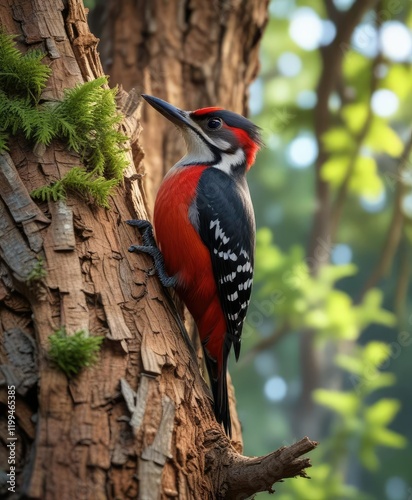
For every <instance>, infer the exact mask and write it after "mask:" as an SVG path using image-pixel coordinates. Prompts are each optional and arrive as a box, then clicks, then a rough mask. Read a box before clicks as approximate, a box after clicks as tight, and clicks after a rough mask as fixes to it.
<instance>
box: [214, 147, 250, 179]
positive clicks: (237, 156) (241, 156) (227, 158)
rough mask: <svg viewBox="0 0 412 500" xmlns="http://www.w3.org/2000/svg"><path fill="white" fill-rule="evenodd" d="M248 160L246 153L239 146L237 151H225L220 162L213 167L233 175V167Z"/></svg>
mask: <svg viewBox="0 0 412 500" xmlns="http://www.w3.org/2000/svg"><path fill="white" fill-rule="evenodd" d="M245 160H246V157H245V153H244V152H243V150H242V149H241V148H238V149H237V150H236V152H235V153H233V154H230V153H223V154H222V159H221V160H220V162H219V163H216V164H215V165H213V168H217V169H219V170H222V171H223V172H225V173H226V174H228V175H231V173H232V168H233V167H236V166H238V165H241V164H242V163H244V162H245Z"/></svg>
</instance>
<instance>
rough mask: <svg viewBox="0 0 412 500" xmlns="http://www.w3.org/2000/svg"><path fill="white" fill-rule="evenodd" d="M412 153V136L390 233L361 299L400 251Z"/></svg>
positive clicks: (402, 162) (405, 153) (399, 177)
mask: <svg viewBox="0 0 412 500" xmlns="http://www.w3.org/2000/svg"><path fill="white" fill-rule="evenodd" d="M411 152H412V134H411V136H410V138H409V140H408V142H407V144H406V145H405V149H404V151H403V154H402V157H401V160H400V163H399V167H398V169H397V177H396V193H395V200H394V209H393V215H392V219H391V222H390V224H389V227H388V232H387V235H386V238H385V242H384V245H383V248H382V252H381V254H380V257H379V261H378V263H377V264H376V266H375V268H374V269H373V271H372V273H371V275H370V276H369V278H368V280H367V281H366V284H365V286H364V287H363V290H362V293H361V298H362V297H363V296H364V295H365V293H366V292H367V291H368V290H370V289H371V288H373V287H374V286H375V285H376V284H377V283H378V281H379V280H380V279H381V278H382V277H383V276H385V275H386V274H387V273H388V272H389V270H390V268H391V266H392V262H393V259H394V256H395V253H396V250H397V249H398V246H399V243H400V241H401V236H402V227H403V223H404V215H403V212H402V198H403V194H404V190H405V186H404V184H403V182H402V172H403V171H404V170H405V168H406V166H407V165H408V161H409V155H410V154H411Z"/></svg>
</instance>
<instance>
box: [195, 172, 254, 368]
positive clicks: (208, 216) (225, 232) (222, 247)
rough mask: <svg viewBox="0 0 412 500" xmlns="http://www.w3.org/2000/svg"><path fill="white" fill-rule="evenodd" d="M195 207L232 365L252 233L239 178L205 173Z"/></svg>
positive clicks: (248, 279) (248, 286) (248, 283)
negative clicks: (221, 311) (215, 286)
mask: <svg viewBox="0 0 412 500" xmlns="http://www.w3.org/2000/svg"><path fill="white" fill-rule="evenodd" d="M195 207H196V212H195V218H196V217H197V221H196V222H197V229H198V232H199V235H200V237H201V239H202V241H203V243H204V244H205V245H206V246H207V248H208V249H209V252H210V257H211V260H212V267H213V273H214V276H215V280H216V284H217V289H218V294H219V299H220V303H221V306H222V310H223V313H224V315H225V318H226V324H227V335H226V343H225V344H227V345H226V349H227V353H228V352H229V350H230V347H231V345H232V343H233V347H234V351H235V356H236V360H237V359H238V358H239V354H240V336H241V334H242V328H243V322H244V319H245V317H246V312H247V308H248V306H249V302H250V294H251V291H252V283H253V263H254V249H255V232H256V231H255V220H254V215H253V207H252V203H251V201H250V195H249V189H248V187H247V184H246V180H245V178H244V177H243V178H242V179H237V180H236V181H235V180H234V179H233V178H232V177H231V176H229V175H227V174H226V173H224V172H222V171H221V170H218V169H216V168H213V167H212V168H208V169H206V170H205V171H204V172H203V174H202V176H201V178H200V181H199V185H198V190H197V196H196V201H195ZM195 225H196V223H195Z"/></svg>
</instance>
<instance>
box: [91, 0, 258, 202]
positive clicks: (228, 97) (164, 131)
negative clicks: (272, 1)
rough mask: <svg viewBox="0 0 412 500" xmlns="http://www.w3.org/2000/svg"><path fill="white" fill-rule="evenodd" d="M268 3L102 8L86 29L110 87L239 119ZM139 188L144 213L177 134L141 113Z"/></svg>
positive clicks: (235, 0) (196, 1)
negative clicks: (142, 187) (217, 109)
mask: <svg viewBox="0 0 412 500" xmlns="http://www.w3.org/2000/svg"><path fill="white" fill-rule="evenodd" d="M267 6H268V0H257V1H249V0H243V1H239V0H229V1H228V0H216V1H213V2H204V1H202V0H175V1H173V2H164V1H161V0H138V1H134V0H108V1H102V2H100V5H99V7H98V8H97V9H96V10H95V11H94V13H93V17H92V28H93V31H94V32H95V33H96V35H97V36H99V37H100V38H101V42H100V45H99V51H100V54H101V60H102V64H103V68H104V70H105V72H106V73H107V74H109V75H110V84H111V85H115V84H116V85H117V84H121V85H123V87H124V88H125V89H126V90H130V89H132V88H136V89H137V90H138V91H139V92H145V93H147V94H152V95H155V96H157V97H160V98H162V99H165V100H167V101H169V102H171V103H173V104H174V105H176V106H179V107H181V108H183V109H196V108H201V107H205V106H222V107H224V108H227V109H231V110H232V111H236V112H238V113H241V114H247V111H248V106H247V101H248V87H249V85H250V84H251V82H252V81H253V79H254V78H255V77H256V75H257V72H258V69H259V59H258V55H259V54H258V50H259V42H260V39H261V36H262V34H263V30H264V27H265V25H266V22H267ZM142 125H143V132H142V144H143V146H144V150H145V153H146V156H145V159H144V166H145V169H144V171H145V175H146V178H145V182H146V188H147V193H148V196H149V200H150V206H151V207H152V206H153V204H152V201H153V197H154V194H155V193H156V191H157V189H158V187H159V184H160V182H161V180H162V179H163V177H164V175H165V173H166V171H167V169H169V168H171V167H172V166H173V165H174V163H175V162H176V161H177V159H179V158H180V157H181V156H182V155H183V152H184V144H183V141H181V140H177V137H178V132H177V131H176V130H174V128H173V127H170V124H169V123H167V122H166V121H165V120H164V118H163V117H162V116H160V115H159V113H157V112H156V111H154V110H153V109H151V108H150V107H149V106H145V107H144V111H143V115H142Z"/></svg>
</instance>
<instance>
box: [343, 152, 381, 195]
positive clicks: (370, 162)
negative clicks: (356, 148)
mask: <svg viewBox="0 0 412 500" xmlns="http://www.w3.org/2000/svg"><path fill="white" fill-rule="evenodd" d="M383 189H384V186H383V182H382V179H381V178H380V177H379V175H378V168H377V164H376V160H375V158H372V157H371V156H358V157H357V158H356V160H355V165H354V169H353V173H352V175H351V179H350V181H349V190H350V191H351V192H352V193H355V194H359V195H364V196H369V197H374V196H377V195H379V194H380V193H381V192H382V190H383Z"/></svg>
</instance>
